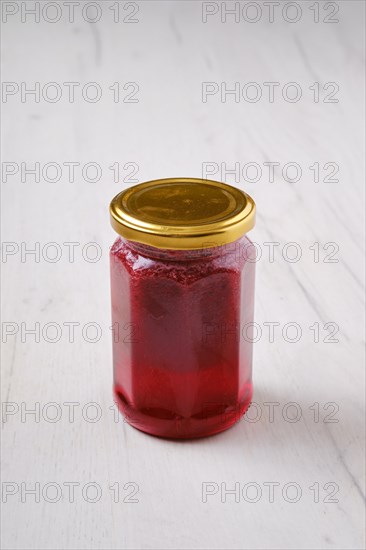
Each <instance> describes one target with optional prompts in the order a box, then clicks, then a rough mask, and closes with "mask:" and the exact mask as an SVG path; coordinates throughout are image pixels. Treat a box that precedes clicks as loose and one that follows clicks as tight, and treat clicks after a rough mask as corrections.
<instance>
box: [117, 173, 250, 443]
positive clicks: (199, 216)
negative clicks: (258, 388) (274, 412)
mask: <svg viewBox="0 0 366 550" xmlns="http://www.w3.org/2000/svg"><path fill="white" fill-rule="evenodd" d="M110 213H111V223H112V226H113V228H114V229H115V230H116V232H117V233H118V234H119V236H118V238H117V240H116V241H115V243H114V245H113V246H112V249H111V254H110V257H111V290H112V320H113V362H114V394H115V399H116V401H117V404H118V407H119V409H120V411H121V412H122V413H123V414H124V416H125V418H126V420H127V422H129V423H130V424H131V425H132V426H134V427H135V428H138V429H139V430H142V431H144V432H147V433H149V434H152V435H155V436H160V437H167V438H173V439H188V438H195V437H203V436H208V435H211V434H215V433H217V432H221V431H222V430H225V429H227V428H229V427H230V426H232V425H233V424H234V423H235V422H236V421H238V420H239V418H240V417H241V415H242V414H244V413H245V411H246V410H247V408H248V407H249V405H250V401H251V398H252V339H251V338H250V336H249V335H250V332H251V329H252V327H253V309H254V271H255V257H254V254H253V253H254V252H255V251H254V247H253V245H252V243H251V241H250V240H249V239H248V237H247V236H246V233H247V232H248V231H249V230H250V229H252V228H253V226H254V222H255V204H254V201H253V200H252V198H251V197H249V196H248V195H247V194H246V193H243V192H242V191H240V190H239V189H236V188H235V187H232V186H230V185H227V184H224V183H219V182H216V181H209V180H201V179H193V178H174V179H163V180H155V181H149V182H146V183H141V184H139V185H135V186H134V187H131V188H129V189H126V190H125V191H122V193H120V194H119V195H117V196H116V197H115V198H114V199H113V200H112V202H111V205H110Z"/></svg>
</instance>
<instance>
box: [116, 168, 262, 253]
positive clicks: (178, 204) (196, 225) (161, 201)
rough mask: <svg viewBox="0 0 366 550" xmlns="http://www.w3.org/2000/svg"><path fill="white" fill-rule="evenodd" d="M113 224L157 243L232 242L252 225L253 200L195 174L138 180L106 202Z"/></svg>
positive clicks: (197, 244)
mask: <svg viewBox="0 0 366 550" xmlns="http://www.w3.org/2000/svg"><path fill="white" fill-rule="evenodd" d="M110 214H111V223H112V227H113V228H114V229H115V231H117V233H119V234H120V235H122V237H125V238H126V239H128V240H131V241H137V242H140V243H144V244H147V245H150V246H155V247H157V248H168V249H169V248H170V249H178V250H179V249H198V248H209V247H212V246H220V245H223V244H227V243H229V242H233V241H236V240H237V239H239V237H241V236H242V235H244V233H247V232H248V231H249V230H250V229H252V228H253V227H254V224H255V203H254V201H253V199H252V198H251V197H250V196H249V195H247V194H246V193H244V192H243V191H240V190H239V189H237V188H236V187H232V186H231V185H227V184H226V183H220V182H218V181H211V180H204V179H196V178H169V179H161V180H154V181H148V182H145V183H140V184H139V185H135V186H133V187H130V188H128V189H126V190H125V191H122V192H121V193H119V194H118V195H117V196H116V197H114V199H113V200H112V202H111V204H110Z"/></svg>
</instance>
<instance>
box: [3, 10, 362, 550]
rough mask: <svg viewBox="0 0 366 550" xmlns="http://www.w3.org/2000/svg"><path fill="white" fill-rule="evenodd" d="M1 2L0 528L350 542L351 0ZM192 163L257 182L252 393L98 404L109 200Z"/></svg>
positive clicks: (274, 545)
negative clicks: (127, 405)
mask: <svg viewBox="0 0 366 550" xmlns="http://www.w3.org/2000/svg"><path fill="white" fill-rule="evenodd" d="M2 4H3V9H4V10H5V12H4V13H3V24H2V30H3V39H2V42H3V80H4V81H5V82H6V83H7V84H5V88H4V95H3V103H2V110H3V115H4V117H3V130H2V137H3V181H2V199H3V204H2V229H3V233H2V240H3V256H2V271H3V278H2V282H3V309H2V314H3V315H2V331H3V334H2V339H3V371H2V373H3V376H2V398H3V419H2V420H3V424H2V434H3V438H2V446H3V447H2V449H3V451H2V455H3V485H2V491H3V496H2V499H3V505H2V517H3V531H2V544H3V548H4V549H15V548H16V549H28V548H32V549H56V548H57V549H58V548H60V549H61V548H64V549H117V548H123V549H125V548H126V549H129V548H131V549H132V548H133V549H139V548H150V549H155V548H161V549H183V548H184V549H185V548H187V549H193V548H194V549H198V548H204V549H212V548H214V549H234V548H235V549H236V548H238V549H239V548H240V549H282V548H283V549H294V550H295V549H296V550H297V549H320V548H331V549H345V550H346V549H347V550H348V549H361V548H364V538H363V535H364V531H363V527H364V525H363V521H364V519H363V518H364V477H363V475H364V465H363V449H364V441H363V429H364V364H363V349H364V348H363V335H364V317H363V299H364V292H363V276H364V271H363V269H364V264H363V253H362V250H363V227H364V187H363V179H364V164H363V145H364V137H363V136H364V134H363V118H364V106H363V94H364V85H363V70H364V69H363V57H364V56H363V47H362V41H363V22H364V4H363V2H357V1H356V2H345V1H340V2H338V3H333V2H331V3H328V4H326V3H323V2H320V3H318V2H315V3H312V2H305V1H298V2H297V3H295V5H293V3H292V5H288V4H289V3H283V2H282V3H281V5H280V6H276V5H271V6H272V7H270V6H268V5H267V6H266V5H265V4H263V3H262V2H258V1H257V2H256V3H251V5H248V3H247V2H240V3H238V6H239V8H240V12H237V13H236V15H235V14H234V15H230V14H227V13H225V7H226V9H227V10H228V9H231V8H233V6H234V3H233V2H229V3H226V4H225V3H224V4H223V7H222V6H221V2H220V3H215V2H210V3H206V4H205V3H203V4H202V3H201V2H193V1H186V2H183V1H172V2H168V1H166V2H155V1H140V2H138V3H135V2H129V3H126V2H120V3H119V12H118V11H117V7H118V3H116V2H109V1H104V2H94V3H93V4H94V7H93V5H90V2H89V5H85V2H79V5H74V10H75V11H74V21H73V22H72V21H70V19H71V16H70V14H71V9H72V8H71V7H70V5H66V3H65V2H58V3H55V2H51V3H48V7H45V6H46V2H41V3H40V15H39V18H40V20H39V22H35V21H34V19H35V16H34V15H33V16H32V15H29V14H28V15H27V13H26V12H25V10H26V9H34V8H35V3H34V2H28V3H26V4H24V6H22V3H20V2H3V3H2ZM55 4H56V6H55ZM87 4H88V3H87ZM284 4H286V6H285V5H284ZM4 6H5V7H4ZM111 8H112V9H111ZM337 8H339V11H338V13H336V11H337ZM270 9H271V10H274V11H273V12H272V11H271V12H270ZM271 14H272V15H271ZM270 16H272V18H273V22H272V23H271V22H270ZM99 17H100V19H99V20H98V21H96V22H95V23H91V22H90V20H92V19H94V18H99ZM235 17H236V18H237V19H238V22H236V21H235ZM22 18H23V20H24V22H22ZM317 18H318V19H319V22H315V21H314V20H316V19H317ZM56 19H58V20H57V21H56ZM87 19H89V21H87ZM116 19H119V20H118V21H117V22H115V20H116ZM256 19H258V21H256V22H254V20H256ZM325 19H326V20H327V22H326V21H325ZM334 19H338V20H339V22H334ZM52 20H54V21H55V22H54V23H52V22H50V21H52ZM249 20H251V21H252V22H250V21H249ZM295 20H296V21H295ZM330 20H333V22H330ZM133 21H135V22H133ZM204 21H206V22H204ZM290 21H293V22H290ZM37 82H38V83H39V97H37V96H36V95H34V94H33V95H31V94H29V93H28V94H27V93H26V91H27V90H30V89H31V88H33V89H35V90H36V94H37V93H38V91H37V86H38V85H37V84H36V83H37ZM22 83H23V84H22ZM50 83H54V84H50ZM64 83H69V84H64ZM70 83H74V84H70ZM75 83H77V84H75ZM90 83H94V84H90ZM116 83H117V84H116ZM236 83H238V84H236ZM248 83H252V84H249V85H248ZM271 83H272V84H271ZM289 83H292V84H289ZM230 90H232V91H233V93H231V94H230V93H228V92H229V91H230ZM72 91H73V92H74V101H73V102H72V101H71V100H70V98H72V94H71V92H72ZM225 92H226V93H225ZM270 93H273V97H272V96H270ZM300 94H301V97H300ZM98 95H99V96H101V97H100V98H99V100H98V101H94V98H95V97H97V96H98ZM294 98H297V99H298V101H296V102H295V101H293V99H294ZM36 99H39V102H37V101H36ZM54 99H55V101H54ZM254 99H258V101H254ZM272 99H273V101H272ZM335 100H336V101H335ZM35 163H39V164H38V165H36V164H35ZM71 163H78V164H71ZM88 163H91V164H88ZM272 163H276V164H272ZM289 163H292V164H289ZM111 166H113V168H112V169H111V168H110V167H111ZM32 168H33V169H35V170H36V174H34V173H33V174H32V173H31V172H29V170H30V169H32ZM72 169H73V170H74V177H72ZM27 170H28V171H27ZM233 170H234V172H233ZM37 171H38V172H39V175H38V174H37ZM230 171H231V172H230ZM272 171H273V172H272ZM118 172H119V173H118ZM202 174H203V175H204V176H207V177H209V176H211V177H212V178H213V179H218V180H220V179H221V180H223V181H227V182H228V183H232V184H234V185H237V186H238V187H240V188H242V189H245V190H246V191H248V192H249V193H250V194H252V195H253V197H254V198H255V200H256V202H257V208H258V219H257V226H256V228H255V229H254V230H253V232H252V233H251V238H252V240H254V241H255V242H256V243H257V246H258V250H259V252H260V253H261V254H262V255H261V258H260V260H259V261H258V264H257V288H256V323H257V324H258V326H257V328H258V339H257V340H258V341H257V342H256V344H255V354H254V383H255V394H254V402H255V403H254V404H253V406H252V408H251V409H250V411H249V413H248V416H247V417H246V418H244V419H242V420H241V421H240V422H238V423H237V425H236V426H235V427H233V428H232V429H231V430H229V431H227V432H225V433H222V434H220V435H218V436H215V437H211V438H208V439H204V440H197V441H193V442H172V441H164V440H159V439H156V438H153V437H150V436H147V435H144V434H143V433H140V432H138V431H137V430H134V429H133V428H131V427H130V426H128V425H127V424H126V423H125V422H123V420H122V418H121V417H120V416H119V415H118V414H117V413H116V410H115V407H114V406H113V400H112V392H111V386H112V357H111V331H110V301H109V265H108V249H109V246H110V245H111V244H112V241H113V240H114V237H115V236H114V233H113V231H112V229H111V228H110V226H109V216H108V204H109V201H110V199H111V198H112V197H113V196H114V195H115V194H116V193H117V192H118V191H119V190H120V189H122V188H125V187H127V186H129V185H131V184H133V183H135V182H139V181H144V180H147V179H154V178H159V177H170V176H182V175H190V176H195V177H200V176H201V175H202ZM272 176H273V177H272ZM52 179H53V180H54V181H52ZM37 180H38V181H37ZM93 180H94V181H93ZM255 180H257V181H255ZM291 180H297V181H291ZM50 243H53V244H50ZM68 243H69V244H68ZM70 243H74V244H73V245H72V244H70ZM75 243H76V244H75ZM90 243H92V244H90ZM265 243H267V244H265ZM269 243H272V245H271V244H269ZM273 243H275V244H273ZM290 243H295V244H290ZM31 250H33V251H34V252H33V253H31V252H30V251H31ZM271 250H272V251H273V257H272V256H271V255H270V251H271ZM300 256H301V257H300ZM294 259H295V260H297V261H291V260H294ZM94 260H95V261H94ZM271 327H272V329H273V337H272V333H271V331H270V329H271ZM31 330H34V331H35V332H33V333H31V332H30V331H31ZM72 332H73V336H72ZM91 403H94V405H93V404H91ZM31 410H33V411H35V412H34V413H33V414H32V413H31V412H29V411H31ZM27 411H28V412H27ZM32 489H33V491H34V492H33V493H32V492H31V490H32ZM72 489H73V490H72ZM230 491H234V492H230ZM73 493H74V494H73Z"/></svg>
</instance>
